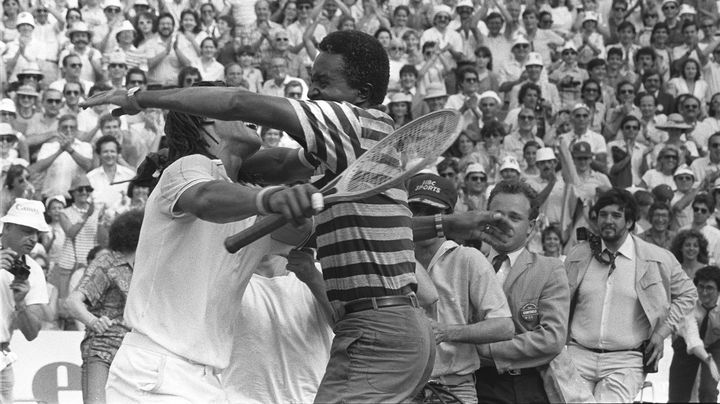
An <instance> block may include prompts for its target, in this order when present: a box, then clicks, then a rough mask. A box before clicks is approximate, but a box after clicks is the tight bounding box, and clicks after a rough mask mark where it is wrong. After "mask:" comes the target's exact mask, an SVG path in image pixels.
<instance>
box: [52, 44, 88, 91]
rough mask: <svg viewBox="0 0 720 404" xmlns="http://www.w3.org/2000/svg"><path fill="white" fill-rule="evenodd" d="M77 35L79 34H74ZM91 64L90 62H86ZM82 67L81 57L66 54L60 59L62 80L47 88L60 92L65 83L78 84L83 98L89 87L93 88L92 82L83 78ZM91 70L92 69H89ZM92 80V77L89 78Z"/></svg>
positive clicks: (75, 54) (74, 54)
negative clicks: (81, 89)
mask: <svg viewBox="0 0 720 404" xmlns="http://www.w3.org/2000/svg"><path fill="white" fill-rule="evenodd" d="M76 35H79V34H76ZM88 63H92V62H88ZM83 67H84V62H83V60H82V57H81V56H80V55H79V54H77V53H68V54H67V55H65V56H64V57H63V58H62V68H61V69H60V70H61V72H62V78H60V79H58V80H56V81H53V82H51V83H50V85H49V86H48V87H49V88H52V89H53V90H57V91H60V92H62V91H63V89H64V88H65V84H67V83H79V84H80V85H81V86H82V88H83V90H85V92H84V93H83V94H82V95H83V97H84V96H86V95H88V93H87V92H88V91H89V90H90V87H92V86H93V81H94V80H86V79H84V78H83ZM90 69H91V70H92V67H91V68H90ZM91 77H93V78H94V75H93V76H91Z"/></svg>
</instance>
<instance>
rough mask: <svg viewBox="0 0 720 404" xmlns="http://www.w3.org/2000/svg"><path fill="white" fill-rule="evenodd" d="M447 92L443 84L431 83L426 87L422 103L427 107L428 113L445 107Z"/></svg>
mask: <svg viewBox="0 0 720 404" xmlns="http://www.w3.org/2000/svg"><path fill="white" fill-rule="evenodd" d="M447 97H448V95H447V92H446V91H445V84H444V83H433V84H432V85H430V86H428V87H427V88H426V91H425V96H424V97H423V101H425V105H427V109H428V112H435V111H439V110H441V109H443V108H444V107H445V102H446V101H447Z"/></svg>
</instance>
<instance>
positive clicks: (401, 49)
mask: <svg viewBox="0 0 720 404" xmlns="http://www.w3.org/2000/svg"><path fill="white" fill-rule="evenodd" d="M390 50H393V51H397V50H399V51H404V50H405V48H403V47H400V46H391V47H390Z"/></svg>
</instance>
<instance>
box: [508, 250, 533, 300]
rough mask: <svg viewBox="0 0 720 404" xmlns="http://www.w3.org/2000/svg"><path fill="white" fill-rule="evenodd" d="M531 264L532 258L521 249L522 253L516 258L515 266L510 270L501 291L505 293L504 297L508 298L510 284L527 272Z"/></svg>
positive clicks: (526, 251)
mask: <svg viewBox="0 0 720 404" xmlns="http://www.w3.org/2000/svg"><path fill="white" fill-rule="evenodd" d="M531 263H532V256H531V255H530V252H529V251H528V250H527V249H523V251H522V252H521V253H520V255H519V256H518V257H517V260H515V265H513V266H512V267H511V268H510V273H509V274H508V276H507V278H506V279H505V284H504V285H503V290H504V291H505V295H506V296H509V293H510V289H511V287H512V284H513V283H514V282H515V281H516V280H517V278H518V277H520V275H521V274H522V273H523V272H525V271H526V270H527V268H528V267H529V266H530V264H531Z"/></svg>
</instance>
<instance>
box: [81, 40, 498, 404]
mask: <svg viewBox="0 0 720 404" xmlns="http://www.w3.org/2000/svg"><path fill="white" fill-rule="evenodd" d="M319 50H320V53H319V54H318V56H317V58H316V59H315V62H314V64H313V68H312V75H311V76H312V77H311V86H310V89H309V92H308V97H309V98H310V101H298V100H292V99H286V98H278V97H271V96H264V95H259V94H255V93H251V92H248V91H242V90H238V89H235V88H232V89H231V88H212V89H209V88H187V89H175V90H162V91H142V92H140V91H139V90H136V89H132V90H130V91H129V92H128V93H124V92H119V91H115V92H110V93H106V94H102V95H99V96H96V97H94V98H91V99H90V100H88V101H87V102H86V103H85V106H92V105H97V104H105V103H110V104H115V105H118V106H120V107H121V108H120V111H116V113H130V114H133V113H137V112H139V111H140V110H141V109H142V108H166V109H169V110H172V111H182V112H186V113H191V114H196V115H202V116H207V117H210V118H213V119H222V120H239V121H245V122H252V123H255V124H258V125H263V126H269V127H273V128H277V129H279V130H282V131H285V132H286V133H288V134H289V135H290V136H291V137H293V139H295V140H296V141H297V142H298V143H299V144H300V145H301V146H302V147H303V149H299V151H293V152H287V153H285V154H284V155H282V156H280V157H278V156H274V160H273V161H274V162H277V163H278V164H274V165H275V169H276V170H275V172H273V173H266V176H265V177H266V178H265V179H268V178H273V179H274V180H275V181H279V182H282V181H289V180H292V179H294V178H293V177H294V174H296V173H307V172H308V168H312V169H314V168H315V166H321V167H322V168H323V169H324V171H325V177H324V178H323V179H322V180H321V182H323V183H325V182H327V181H330V180H331V179H332V178H334V177H335V176H336V175H337V174H339V173H341V172H342V171H343V170H344V169H345V168H346V167H347V166H348V165H349V164H351V163H352V162H353V161H354V160H355V159H356V158H357V157H358V156H359V155H361V154H362V153H363V152H364V150H365V149H367V148H368V147H370V146H372V145H373V144H374V143H375V142H377V140H379V139H381V138H382V137H384V136H386V135H387V134H388V133H390V132H392V130H393V125H392V123H393V122H392V120H391V118H390V117H389V116H388V115H386V114H384V113H382V112H380V111H378V110H376V109H371V107H372V106H374V105H378V104H380V103H381V102H382V100H383V98H384V97H385V93H386V91H387V85H388V77H389V62H388V57H387V54H386V53H385V51H384V49H383V48H382V45H381V44H380V43H379V42H378V41H377V40H375V39H374V38H373V37H371V36H369V35H366V34H363V33H361V32H358V31H338V32H334V33H331V34H329V35H327V36H326V37H325V38H324V39H323V41H322V42H321V43H320V45H319ZM270 150H274V149H270ZM273 152H274V151H273ZM260 153H263V151H261V152H260ZM260 153H258V155H257V156H256V157H254V158H253V159H252V160H256V159H258V158H261V157H267V154H265V153H263V155H262V156H261V155H260ZM243 167H244V168H245V166H243ZM255 171H256V172H257V171H258V170H255ZM161 182H162V181H161ZM158 188H160V189H162V187H161V186H158ZM274 190H275V189H274V188H272V189H270V190H269V191H267V194H270V193H271V192H273V191H274ZM307 190H308V188H300V189H299V190H298V192H299V193H301V194H302V195H305V194H304V193H302V192H305V191H307ZM272 195H273V197H274V195H275V194H272ZM271 198H272V197H271ZM234 200H236V201H239V202H238V203H243V202H242V199H239V198H236V199H234ZM284 206H285V205H284ZM298 213H299V212H298ZM211 214H212V213H211V212H207V215H211ZM411 216H412V215H411V213H410V211H409V209H408V205H407V193H406V191H405V190H404V189H400V188H393V189H389V190H387V191H385V192H383V193H382V194H380V195H376V196H371V197H368V198H365V199H363V200H360V201H354V202H352V203H349V202H339V203H336V204H328V205H327V206H326V208H325V210H324V211H323V212H321V213H320V214H319V215H318V216H317V217H316V229H315V231H316V235H317V244H318V258H319V260H320V263H321V265H322V268H323V276H324V278H325V281H326V282H325V283H326V291H327V296H328V299H329V300H330V302H331V304H332V306H333V309H334V311H335V313H334V316H335V321H336V324H335V326H334V331H335V339H334V340H333V344H332V347H331V354H330V355H331V357H330V361H329V363H328V366H327V369H326V372H325V376H324V377H323V380H322V382H321V385H320V387H319V389H318V393H317V396H316V398H315V400H316V402H339V401H347V402H354V401H362V402H399V401H403V400H405V399H407V398H409V397H413V396H414V395H415V394H416V393H417V392H418V391H419V390H420V389H421V388H422V386H423V385H424V384H425V382H426V381H427V379H428V377H429V376H430V372H431V371H432V367H433V361H434V352H435V350H434V345H435V339H434V336H433V333H432V330H431V328H430V326H429V324H428V322H427V319H426V317H425V316H424V314H423V313H422V312H421V310H420V309H419V308H418V304H417V299H416V297H415V294H414V293H415V291H416V290H417V280H416V277H415V258H414V253H413V230H412V227H413V222H412V221H411ZM440 224H441V226H442V225H443V224H442V223H440ZM478 225H489V226H485V228H486V229H487V228H490V229H491V232H490V233H484V234H485V236H484V237H502V236H503V234H505V233H504V231H506V229H508V228H509V226H506V225H507V219H504V218H499V217H497V216H493V215H491V214H477V216H475V217H473V218H472V219H470V218H468V217H465V218H463V219H462V220H457V221H452V219H449V221H447V222H445V224H444V226H445V227H444V228H445V231H446V232H448V231H452V230H453V228H454V229H457V226H465V227H464V228H463V229H462V230H469V229H470V227H471V226H478ZM415 227H416V230H417V233H421V234H420V235H418V234H417V233H416V234H415V236H416V237H419V236H422V237H425V238H429V237H434V236H435V228H436V227H435V226H434V225H433V219H432V218H430V219H429V220H427V219H426V220H424V221H423V220H420V221H418V222H417V223H416V226H415ZM462 230H459V231H462ZM158 231H161V230H158ZM141 243H142V239H141ZM256 246H257V244H253V245H252V246H251V247H252V249H253V250H254V249H255V248H256ZM246 250H247V249H246ZM244 254H246V255H249V254H251V253H247V252H245V253H244ZM138 255H139V252H138ZM243 266H244V267H245V266H246V265H245V264H244V263H243ZM246 267H247V268H248V271H251V270H252V269H253V268H254V266H249V265H248V266H246ZM140 270H141V268H140V264H138V265H136V274H137V273H138V272H139V271H140ZM168 270H172V269H171V268H168ZM235 276H239V275H235ZM135 277H137V275H134V279H135ZM174 281H176V282H185V280H184V279H175V280H174ZM138 283H139V282H138ZM133 286H135V281H133ZM151 291H152V290H151V289H149V287H143V292H144V293H145V294H151ZM133 292H134V290H133V288H132V287H131V288H130V294H129V296H128V305H127V309H126V316H125V317H126V318H127V319H128V321H129V322H130V323H131V325H132V326H133V327H134V329H136V330H138V331H139V332H143V333H144V334H145V335H147V337H148V339H149V340H150V341H152V342H156V343H158V344H160V345H162V346H163V347H165V348H167V349H168V350H170V351H171V352H173V353H176V354H178V355H181V356H184V357H188V358H190V359H192V360H196V361H199V362H200V363H206V364H211V365H213V366H215V367H223V365H227V362H226V361H227V357H226V358H212V359H214V360H213V361H211V362H208V361H207V359H205V358H207V355H203V359H204V360H205V361H204V362H202V361H200V360H199V359H193V358H197V357H198V355H197V354H199V353H200V352H202V351H203V350H205V349H206V348H205V347H206V346H207V345H209V343H212V342H216V341H213V340H211V341H200V340H197V339H191V338H188V337H186V336H184V335H183V334H184V333H185V330H186V329H188V328H189V329H194V328H195V327H196V326H197V325H196V324H195V323H193V322H192V321H189V319H188V321H185V322H184V323H182V324H181V325H180V326H178V327H177V328H176V330H177V332H175V333H169V334H167V335H163V336H162V338H163V339H162V340H161V339H160V336H159V335H158V336H155V335H150V334H149V331H144V330H146V329H148V330H149V329H153V330H154V329H156V328H159V327H158V324H156V323H154V322H152V321H149V320H150V318H149V317H150V315H149V313H150V312H152V311H155V310H156V307H153V306H152V305H149V306H148V305H146V306H143V307H139V306H138V304H137V303H135V302H134V300H135V299H136V296H137V295H136V294H134V293H133ZM157 293H158V292H157V291H152V294H157ZM213 295H216V294H213ZM150 298H152V297H150ZM147 299H148V296H144V297H143V300H147ZM152 299H153V300H155V299H154V298H152ZM163 302H164V301H163V296H161V297H159V299H157V304H166V303H163ZM212 303H214V304H218V305H221V304H224V303H226V302H225V301H217V302H212ZM153 318H155V317H154V316H153ZM156 320H158V321H159V319H156ZM170 322H173V323H174V322H176V319H164V320H163V321H162V322H161V323H162V324H163V325H165V324H169V323H170ZM153 332H154V331H153ZM181 335H182V336H183V337H181V338H178V337H180V336H181ZM177 345H180V347H181V348H184V349H180V350H179V349H173V348H175V347H176V346H177ZM121 350H122V349H121ZM191 353H193V354H196V355H193V356H188V355H189V354H191ZM228 357H229V355H228ZM114 368H115V365H114V364H113V369H111V373H113V371H114ZM111 381H112V375H111ZM204 401H207V400H204Z"/></svg>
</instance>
